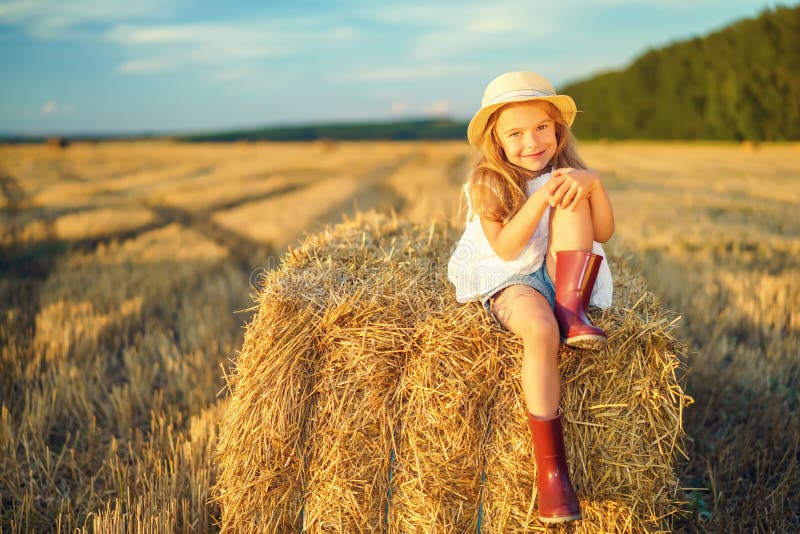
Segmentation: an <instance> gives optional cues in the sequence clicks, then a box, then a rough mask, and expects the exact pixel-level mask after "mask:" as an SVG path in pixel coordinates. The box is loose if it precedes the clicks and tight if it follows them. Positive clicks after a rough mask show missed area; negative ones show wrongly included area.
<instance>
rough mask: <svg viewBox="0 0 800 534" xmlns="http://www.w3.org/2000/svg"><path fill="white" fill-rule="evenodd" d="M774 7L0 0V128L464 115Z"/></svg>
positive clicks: (19, 132) (594, 1) (167, 128)
mask: <svg viewBox="0 0 800 534" xmlns="http://www.w3.org/2000/svg"><path fill="white" fill-rule="evenodd" d="M779 5H793V4H785V3H776V2H771V1H766V0H757V1H752V0H750V1H748V0H731V1H727V2H725V1H722V0H696V1H693V2H689V1H686V0H683V1H677V2H672V3H669V4H660V5H653V4H652V3H649V2H644V1H642V0H576V1H575V2H574V5H573V4H571V5H570V9H569V12H568V16H566V14H565V11H564V7H563V6H562V5H561V4H559V3H558V2H555V1H551V2H547V1H545V2H541V3H538V4H537V5H535V6H534V5H527V4H525V5H520V4H517V3H515V2H513V1H505V0H504V1H501V2H499V3H496V4H494V5H493V6H486V5H484V4H482V3H479V2H466V3H464V2H452V1H445V2H438V3H436V4H434V5H431V4H428V3H422V2H411V3H407V4H403V5H396V6H376V5H372V4H367V5H362V4H360V3H357V2H353V1H348V0H339V1H334V2H318V1H311V2H308V3H303V4H300V5H291V6H275V5H266V6H265V5H262V4H258V3H253V2H248V1H246V0H241V1H239V2H236V3H233V4H228V5H226V6H225V8H224V10H223V9H222V8H220V6H218V5H216V4H214V3H212V2H200V3H197V2H194V3H189V2H188V1H187V0H142V2H140V3H138V4H136V5H130V4H126V3H121V2H109V3H104V4H102V5H98V4H96V3H93V2H92V1H91V0H76V1H75V2H70V3H68V4H62V3H60V2H57V1H56V0H40V1H38V2H33V3H32V2H28V1H26V0H7V1H2V0H0V68H2V69H3V70H4V71H5V72H11V73H14V75H13V79H12V80H10V81H7V82H6V83H4V84H2V86H0V129H2V132H0V136H2V137H3V138H5V139H8V138H20V137H33V138H46V137H56V136H60V137H81V136H84V137H143V136H169V135H195V134H199V133H205V132H215V133H216V132H225V131H238V130H252V129H271V128H284V127H285V128H294V127H303V126H316V125H322V124H353V123H370V122H399V121H402V122H406V121H413V120H425V119H432V118H442V119H447V120H452V121H457V122H460V121H467V120H469V118H470V117H471V115H472V113H473V112H474V111H475V109H477V107H478V105H479V103H480V96H481V93H482V91H483V88H484V86H485V85H486V83H487V82H488V81H489V80H490V79H491V78H493V77H494V76H496V75H497V74H499V73H500V72H503V71H508V70H535V71H538V72H540V73H542V74H544V75H545V76H547V77H548V78H549V79H550V81H551V82H552V83H553V84H554V85H555V86H556V88H559V87H564V86H565V85H567V84H569V83H573V82H576V81H579V80H584V79H587V78H591V77H593V76H595V75H597V74H600V73H602V72H607V71H614V70H621V69H624V68H625V67H626V66H628V65H629V64H630V63H631V62H632V61H633V60H634V59H635V58H636V57H639V56H641V55H642V54H644V53H646V52H647V51H648V50H652V49H657V48H661V47H664V46H668V45H669V44H672V43H674V42H678V41H682V40H686V39H690V38H694V37H700V36H703V35H707V34H708V33H711V32H714V31H717V30H719V29H721V28H722V27H724V26H727V25H729V24H731V23H733V22H736V21H738V20H741V19H744V18H752V17H755V16H758V15H759V14H760V13H762V12H763V11H764V10H766V9H773V8H775V7H777V6H779ZM531 21H536V23H533V22H531Z"/></svg>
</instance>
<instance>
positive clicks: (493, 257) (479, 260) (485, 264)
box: [447, 172, 613, 308]
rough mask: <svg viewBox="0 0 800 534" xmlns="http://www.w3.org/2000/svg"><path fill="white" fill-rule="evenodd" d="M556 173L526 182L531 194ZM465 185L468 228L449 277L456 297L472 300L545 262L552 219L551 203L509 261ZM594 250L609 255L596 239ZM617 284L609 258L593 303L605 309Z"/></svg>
mask: <svg viewBox="0 0 800 534" xmlns="http://www.w3.org/2000/svg"><path fill="white" fill-rule="evenodd" d="M551 177H552V173H549V172H548V173H546V174H543V175H541V176H539V177H537V178H533V179H531V180H528V181H527V182H526V184H525V189H526V193H527V196H530V195H532V194H533V193H534V192H535V191H536V190H538V189H540V188H541V187H542V186H544V184H546V183H547V182H548V181H549V180H550V178H551ZM467 188H468V184H466V185H464V192H465V194H466V196H467V206H468V211H467V220H466V229H465V230H464V233H463V234H462V235H461V238H460V239H459V240H458V243H456V247H455V249H454V250H453V254H452V256H451V257H450V261H449V262H448V263H447V278H448V279H449V280H450V282H451V283H452V284H453V285H454V286H455V287H456V300H457V301H458V302H462V303H464V302H470V301H473V300H480V299H481V297H483V296H488V294H489V292H490V291H491V290H492V289H494V288H496V287H497V286H499V285H501V284H502V283H503V282H505V281H506V280H507V279H509V278H510V277H512V276H514V275H517V274H528V273H533V272H536V271H537V270H538V269H539V268H540V267H541V266H542V263H544V259H545V254H546V253H547V238H548V227H549V221H550V206H547V207H545V210H544V213H542V217H541V219H539V224H537V225H536V229H535V230H534V232H533V235H531V238H530V239H529V240H528V243H527V244H526V245H525V248H524V249H523V250H522V252H520V254H519V256H517V257H516V258H514V259H513V260H511V261H505V260H503V259H501V258H500V257H499V256H498V255H497V254H495V252H494V250H493V249H492V246H491V245H490V244H489V240H488V239H487V238H486V235H485V234H484V233H483V227H482V226H481V220H480V217H477V216H476V214H475V213H474V212H473V211H472V203H471V201H470V197H469V191H468V190H467ZM592 252H594V253H595V254H599V255H601V256H603V257H604V258H605V252H604V251H603V247H602V246H601V245H600V243H597V242H594V244H593V246H592ZM612 293H613V283H612V280H611V270H610V269H609V268H608V261H604V262H602V263H601V264H600V270H599V271H598V273H597V280H596V281H595V284H594V290H593V291H592V295H591V298H590V304H592V305H593V306H599V307H601V308H608V307H609V306H611V297H612Z"/></svg>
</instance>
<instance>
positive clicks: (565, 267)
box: [553, 250, 608, 350]
mask: <svg viewBox="0 0 800 534" xmlns="http://www.w3.org/2000/svg"><path fill="white" fill-rule="evenodd" d="M602 261H603V257H602V256H600V255H597V254H592V253H591V252H585V251H582V250H562V251H561V252H556V280H555V286H556V305H555V308H554V310H553V311H554V312H555V315H556V321H557V322H558V330H559V332H560V333H561V342H562V343H564V344H565V345H569V346H570V347H577V348H579V349H590V350H598V349H602V348H603V347H605V346H606V343H607V342H608V339H607V338H606V333H605V331H604V330H603V329H602V328H598V327H596V326H594V325H593V324H592V323H590V322H589V319H587V318H586V309H587V308H588V307H589V297H590V296H591V294H592V289H593V288H594V281H595V280H596V279H597V271H598V270H599V269H600V263H601V262H602Z"/></svg>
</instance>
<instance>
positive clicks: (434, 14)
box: [365, 0, 567, 61]
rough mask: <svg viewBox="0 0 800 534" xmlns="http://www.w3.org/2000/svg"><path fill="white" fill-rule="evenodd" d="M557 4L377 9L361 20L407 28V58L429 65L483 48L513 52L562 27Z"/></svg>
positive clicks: (509, 1)
mask: <svg viewBox="0 0 800 534" xmlns="http://www.w3.org/2000/svg"><path fill="white" fill-rule="evenodd" d="M559 9H561V10H562V11H563V7H561V6H560V5H559V4H558V3H556V2H536V3H525V2H517V1H513V0H500V1H497V2H493V3H492V4H487V3H482V2H481V3H471V4H470V3H452V4H445V5H441V4H436V5H408V4H395V5H391V6H383V5H381V6H379V7H377V8H375V9H374V10H373V11H368V12H367V13H366V15H365V16H367V17H371V18H374V19H375V20H378V21H381V22H383V23H389V24H394V25H397V26H405V27H407V28H408V30H409V34H410V36H411V42H410V46H409V59H413V60H415V61H432V60H436V59H442V58H451V57H454V56H465V55H468V54H470V53H474V52H478V51H485V50H487V49H498V50H502V49H504V48H505V49H507V50H512V49H513V47H514V46H515V43H516V44H517V45H518V44H519V43H520V42H526V41H528V40H529V39H530V38H531V37H532V36H533V37H545V36H549V35H553V34H554V33H555V32H557V31H558V30H559V29H562V28H564V27H565V24H566V23H567V21H566V20H565V19H564V17H563V12H562V14H561V16H559V13H558V11H559Z"/></svg>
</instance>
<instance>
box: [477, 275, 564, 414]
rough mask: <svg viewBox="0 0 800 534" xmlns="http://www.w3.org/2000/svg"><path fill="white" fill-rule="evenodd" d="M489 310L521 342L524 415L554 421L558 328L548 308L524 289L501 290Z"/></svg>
mask: <svg viewBox="0 0 800 534" xmlns="http://www.w3.org/2000/svg"><path fill="white" fill-rule="evenodd" d="M492 308H493V311H494V314H495V317H497V320H498V321H500V324H502V325H503V326H505V327H506V328H507V329H508V330H510V331H511V332H513V333H515V334H516V335H518V336H520V337H521V338H522V343H523V347H524V352H523V357H522V394H523V396H524V397H525V406H526V408H527V409H528V412H529V413H531V414H533V415H534V416H536V417H538V418H542V419H547V418H552V417H555V416H556V414H557V413H558V403H559V398H560V394H561V390H560V378H559V374H558V345H559V341H560V340H559V334H558V324H556V319H555V316H554V315H553V310H552V309H551V308H550V305H549V304H548V302H547V299H545V298H544V297H543V296H542V295H541V294H540V293H539V292H538V291H536V290H535V289H533V288H531V287H528V286H525V285H514V286H511V287H508V288H506V289H504V290H503V291H502V292H501V293H500V294H499V295H498V296H497V297H495V299H494V302H493V304H492Z"/></svg>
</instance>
